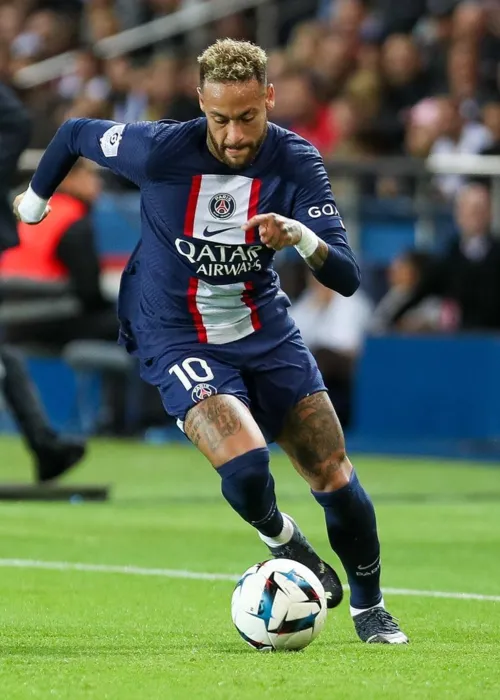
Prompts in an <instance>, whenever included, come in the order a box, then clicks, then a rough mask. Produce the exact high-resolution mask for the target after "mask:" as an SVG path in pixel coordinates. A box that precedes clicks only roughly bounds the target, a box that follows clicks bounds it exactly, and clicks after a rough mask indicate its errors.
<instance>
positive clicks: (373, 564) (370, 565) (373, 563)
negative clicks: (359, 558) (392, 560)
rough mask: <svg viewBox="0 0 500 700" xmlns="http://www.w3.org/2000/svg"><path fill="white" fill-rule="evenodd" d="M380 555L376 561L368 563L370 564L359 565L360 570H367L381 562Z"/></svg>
mask: <svg viewBox="0 0 500 700" xmlns="http://www.w3.org/2000/svg"><path fill="white" fill-rule="evenodd" d="M379 559H380V557H377V558H376V559H375V561H374V562H372V563H371V564H368V566H358V570H359V571H366V569H371V568H372V567H373V566H375V565H376V564H378V563H379Z"/></svg>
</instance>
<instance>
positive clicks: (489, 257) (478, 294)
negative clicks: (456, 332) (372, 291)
mask: <svg viewBox="0 0 500 700" xmlns="http://www.w3.org/2000/svg"><path fill="white" fill-rule="evenodd" d="M455 220H456V223H457V227H458V231H459V236H458V238H457V239H454V240H453V241H452V242H451V244H450V245H449V247H448V249H447V250H446V251H445V253H444V254H443V255H442V256H440V257H439V258H437V259H436V260H434V261H433V262H432V264H431V265H430V266H429V269H428V270H427V272H426V273H425V274H424V275H423V276H422V279H421V281H420V283H419V284H418V285H417V286H416V288H415V290H414V291H413V293H412V294H411V295H410V297H409V298H407V299H406V301H405V302H404V303H402V304H400V305H399V307H398V308H397V309H395V310H394V313H393V316H392V322H393V323H394V322H396V321H398V320H399V319H401V318H402V317H403V315H405V314H406V313H407V312H408V311H409V310H410V309H415V308H416V307H417V306H418V305H419V304H420V303H421V302H422V301H423V300H424V299H430V298H432V297H440V298H441V299H442V300H444V307H443V309H442V311H441V317H442V320H446V319H445V317H446V316H448V317H449V318H448V321H447V322H446V323H445V325H446V326H447V327H448V328H450V329H452V328H454V327H455V328H457V327H458V328H459V329H461V330H464V331H477V330H488V331H497V330H499V329H500V275H499V274H498V271H499V270H500V243H499V242H498V240H497V239H496V238H494V237H493V236H492V235H491V200H490V194H489V192H488V189H487V188H486V187H485V186H484V185H481V184H477V183H475V184H470V185H466V186H464V187H463V188H462V189H461V190H460V192H459V194H458V196H457V200H456V204H455Z"/></svg>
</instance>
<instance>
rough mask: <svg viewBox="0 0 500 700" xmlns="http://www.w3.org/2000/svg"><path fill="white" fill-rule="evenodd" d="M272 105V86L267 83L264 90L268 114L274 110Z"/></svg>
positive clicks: (273, 98) (273, 97)
mask: <svg viewBox="0 0 500 700" xmlns="http://www.w3.org/2000/svg"><path fill="white" fill-rule="evenodd" d="M274 103H275V92H274V85H273V84H272V83H269V85H268V86H267V88H266V109H267V111H268V112H270V111H271V110H272V109H274Z"/></svg>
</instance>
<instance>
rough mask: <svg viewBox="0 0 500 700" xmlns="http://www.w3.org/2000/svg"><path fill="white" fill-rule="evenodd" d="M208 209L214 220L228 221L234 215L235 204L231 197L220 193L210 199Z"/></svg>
mask: <svg viewBox="0 0 500 700" xmlns="http://www.w3.org/2000/svg"><path fill="white" fill-rule="evenodd" d="M208 208H209V210H210V213H211V214H212V216H213V217H214V218H215V219H229V218H230V217H231V216H232V215H233V214H234V211H235V209H236V202H235V200H234V197H233V196H232V195H230V194H227V193H225V192H222V193H221V194H216V195H214V196H213V197H212V199H211V200H210V202H209V203H208Z"/></svg>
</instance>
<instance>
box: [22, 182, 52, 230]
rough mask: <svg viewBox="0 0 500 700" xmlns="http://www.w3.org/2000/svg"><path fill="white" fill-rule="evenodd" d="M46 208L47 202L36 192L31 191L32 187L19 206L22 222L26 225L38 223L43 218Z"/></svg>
mask: <svg viewBox="0 0 500 700" xmlns="http://www.w3.org/2000/svg"><path fill="white" fill-rule="evenodd" d="M46 207H47V200H46V199H42V198H41V197H39V196H38V195H37V194H36V192H34V191H33V190H32V189H31V185H30V186H29V187H28V189H27V190H26V192H25V194H24V197H23V198H22V200H21V202H20V204H19V206H18V212H19V216H20V217H21V221H24V222H25V223H37V222H38V221H40V219H41V218H42V216H43V213H44V211H45V209H46Z"/></svg>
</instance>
